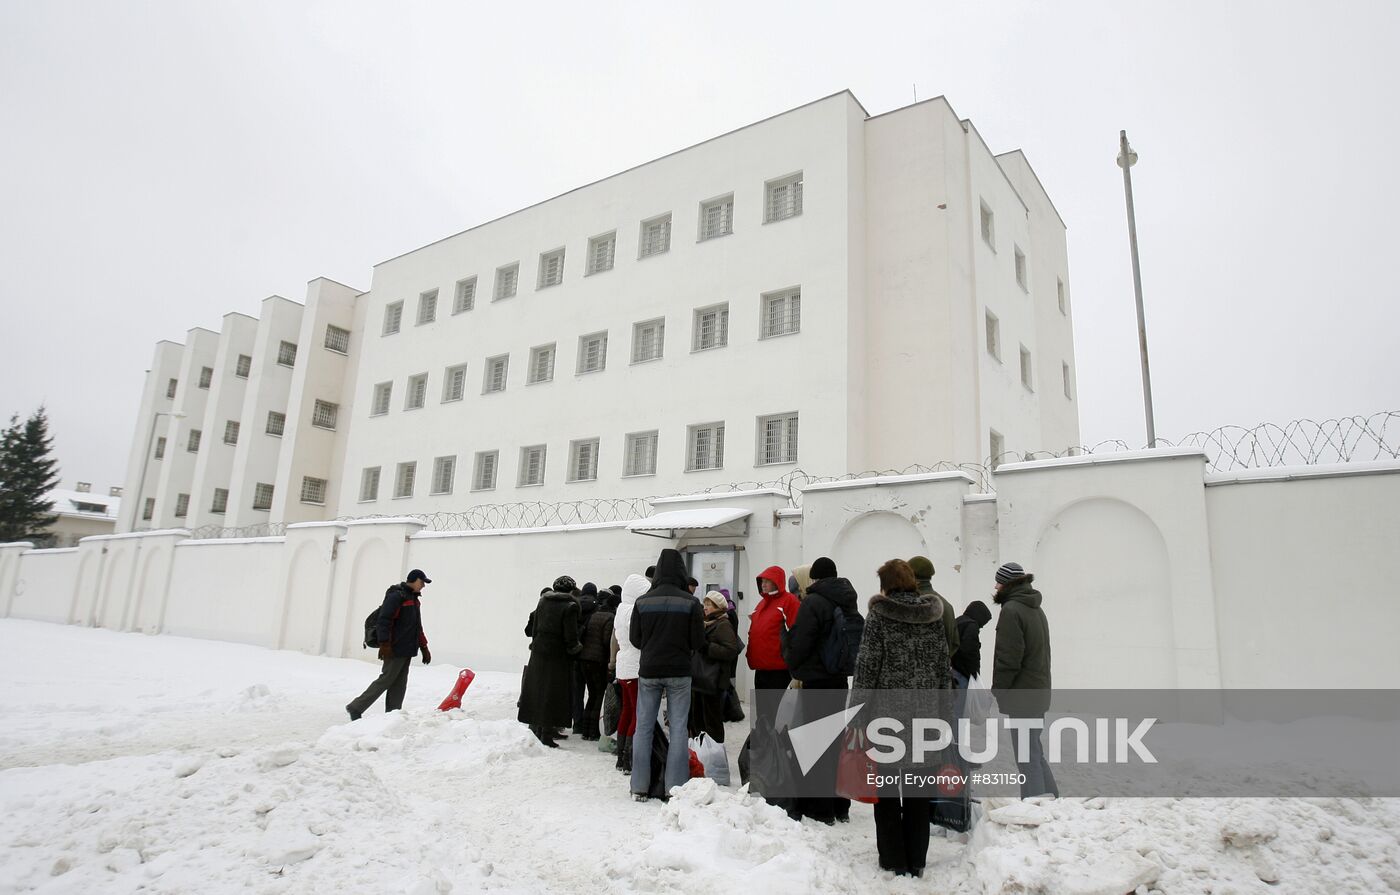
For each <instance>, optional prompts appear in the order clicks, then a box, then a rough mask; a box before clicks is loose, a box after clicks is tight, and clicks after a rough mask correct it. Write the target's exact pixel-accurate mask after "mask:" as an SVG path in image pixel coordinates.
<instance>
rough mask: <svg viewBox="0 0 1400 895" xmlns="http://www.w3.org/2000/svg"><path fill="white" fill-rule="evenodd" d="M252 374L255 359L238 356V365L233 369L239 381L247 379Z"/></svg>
mask: <svg viewBox="0 0 1400 895" xmlns="http://www.w3.org/2000/svg"><path fill="white" fill-rule="evenodd" d="M251 372H253V358H252V357H250V356H249V355H246V354H240V355H238V363H236V364H235V365H234V367H233V375H235V376H237V377H238V378H239V379H247V378H248V374H249V373H251Z"/></svg>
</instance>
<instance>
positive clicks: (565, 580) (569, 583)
mask: <svg viewBox="0 0 1400 895" xmlns="http://www.w3.org/2000/svg"><path fill="white" fill-rule="evenodd" d="M576 587H578V584H577V583H576V582H575V581H574V579H573V578H570V577H569V576H568V575H560V576H559V577H558V578H555V579H554V592H555V593H559V594H571V593H573V592H574V588H576Z"/></svg>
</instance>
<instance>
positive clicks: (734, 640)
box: [690, 590, 739, 743]
mask: <svg viewBox="0 0 1400 895" xmlns="http://www.w3.org/2000/svg"><path fill="white" fill-rule="evenodd" d="M701 605H703V606H704V608H705V650H704V654H703V655H704V657H705V661H706V663H707V664H708V665H709V666H710V668H711V669H713V670H714V677H713V679H711V680H710V681H701V680H698V679H697V680H694V682H693V689H692V690H691V694H690V735H691V736H699V735H700V734H701V733H707V734H709V735H710V739H712V740H714V741H715V742H716V743H723V742H724V693H725V691H726V690H728V689H729V666H730V664H731V663H732V662H733V661H734V660H735V659H737V658H739V635H738V634H736V633H734V627H733V625H731V624H730V622H729V614H728V607H727V606H726V605H725V601H724V596H723V595H722V594H720V593H719V592H718V591H713V590H712V591H710V592H709V593H708V594H706V595H705V601H704V603H703V604H701ZM693 668H694V666H692V669H693Z"/></svg>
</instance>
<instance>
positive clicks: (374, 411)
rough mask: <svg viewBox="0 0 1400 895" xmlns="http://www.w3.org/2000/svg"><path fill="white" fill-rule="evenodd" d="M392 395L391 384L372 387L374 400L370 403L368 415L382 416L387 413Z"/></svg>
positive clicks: (392, 387)
mask: <svg viewBox="0 0 1400 895" xmlns="http://www.w3.org/2000/svg"><path fill="white" fill-rule="evenodd" d="M393 394H394V384H393V383H392V382H381V383H378V384H377V385H375V387H374V398H373V399H372V400H371V401H370V407H369V415H370V416H383V415H384V414H386V413H388V412H389V401H390V399H391V398H392V397H393Z"/></svg>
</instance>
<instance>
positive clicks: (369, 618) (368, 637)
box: [365, 599, 416, 649]
mask: <svg viewBox="0 0 1400 895" xmlns="http://www.w3.org/2000/svg"><path fill="white" fill-rule="evenodd" d="M415 602H416V600H414V599H408V600H404V601H403V602H402V603H400V604H399V608H398V609H395V610H394V620H395V621H397V620H398V617H399V613H400V612H401V611H403V607H405V606H412V605H413V604H414V603H415ZM379 608H380V607H376V608H375V609H374V610H373V611H372V612H370V614H369V615H366V616H365V649H379ZM389 636H390V637H393V636H394V625H393V623H392V622H391V623H390V624H389Z"/></svg>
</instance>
